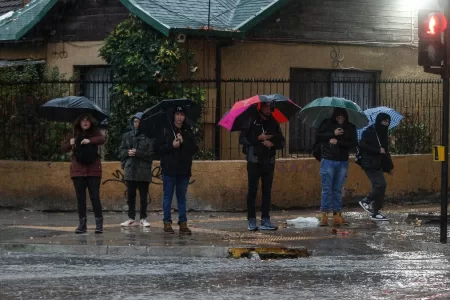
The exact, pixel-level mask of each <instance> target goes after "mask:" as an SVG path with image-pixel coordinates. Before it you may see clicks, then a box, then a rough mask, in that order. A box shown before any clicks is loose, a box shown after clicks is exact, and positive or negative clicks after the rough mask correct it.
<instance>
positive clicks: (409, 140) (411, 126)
mask: <svg viewBox="0 0 450 300" xmlns="http://www.w3.org/2000/svg"><path fill="white" fill-rule="evenodd" d="M391 134H392V137H393V140H394V141H393V147H392V149H391V152H392V153H394V154H426V153H431V148H432V141H433V139H432V137H431V135H430V130H429V129H428V126H427V125H426V124H424V123H419V122H416V121H415V120H414V118H412V117H411V116H406V117H405V118H404V119H403V120H402V122H401V123H400V125H399V126H398V127H396V128H394V129H393V130H392V133H391Z"/></svg>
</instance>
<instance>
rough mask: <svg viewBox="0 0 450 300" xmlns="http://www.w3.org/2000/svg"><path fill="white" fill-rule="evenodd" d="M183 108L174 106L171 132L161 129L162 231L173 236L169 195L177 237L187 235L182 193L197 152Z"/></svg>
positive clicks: (184, 190)
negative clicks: (174, 201) (174, 204)
mask: <svg viewBox="0 0 450 300" xmlns="http://www.w3.org/2000/svg"><path fill="white" fill-rule="evenodd" d="M185 120H186V112H185V108H184V107H181V106H180V107H177V108H176V110H175V113H174V116H173V129H174V131H173V132H172V131H171V130H168V129H165V130H164V133H163V142H162V145H161V147H160V150H161V170H162V175H163V194H164V197H163V211H164V219H163V221H164V232H167V233H175V232H174V230H173V229H172V216H171V213H170V212H171V208H172V198H173V193H174V191H175V194H176V196H177V201H178V225H179V226H180V234H191V230H190V229H189V228H188V227H187V214H186V210H187V209H186V192H187V188H188V185H189V180H190V177H191V176H192V173H191V168H192V157H193V155H194V154H195V153H196V152H197V151H198V147H197V144H196V141H195V136H194V134H193V132H192V129H191V127H190V126H189V125H187V124H186V123H185Z"/></svg>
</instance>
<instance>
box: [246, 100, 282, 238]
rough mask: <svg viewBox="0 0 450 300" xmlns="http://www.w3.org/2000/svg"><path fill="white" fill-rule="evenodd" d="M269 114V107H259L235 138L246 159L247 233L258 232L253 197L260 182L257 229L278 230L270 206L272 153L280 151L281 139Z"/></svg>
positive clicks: (276, 126)
mask: <svg viewBox="0 0 450 300" xmlns="http://www.w3.org/2000/svg"><path fill="white" fill-rule="evenodd" d="M272 112H273V107H272V104H271V103H269V102H263V103H261V104H260V107H259V110H258V116H257V118H256V119H255V120H250V121H249V123H248V125H247V126H246V127H245V128H244V129H243V130H242V131H241V134H240V136H239V143H240V144H241V145H243V152H244V154H246V159H247V175H248V194H247V219H248V230H249V231H257V230H258V227H257V226H256V194H257V192H258V185H259V179H260V178H261V184H262V204H261V226H260V229H261V230H277V229H278V227H277V226H274V225H272V223H271V222H270V206H271V197H272V183H273V176H274V170H275V155H276V150H278V149H283V148H284V144H285V138H284V136H283V133H282V132H281V127H280V124H279V123H278V122H277V121H276V120H275V119H274V118H273V117H272Z"/></svg>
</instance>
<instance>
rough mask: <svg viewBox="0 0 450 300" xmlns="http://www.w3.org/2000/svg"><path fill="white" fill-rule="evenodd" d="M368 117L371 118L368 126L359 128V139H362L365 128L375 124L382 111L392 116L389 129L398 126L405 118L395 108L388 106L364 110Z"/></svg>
mask: <svg viewBox="0 0 450 300" xmlns="http://www.w3.org/2000/svg"><path fill="white" fill-rule="evenodd" d="M364 113H365V114H366V116H367V118H368V119H369V125H367V126H366V127H364V128H362V129H359V130H358V140H360V139H361V136H362V133H363V132H364V130H366V129H367V128H368V127H370V126H372V125H374V124H375V120H376V119H377V116H378V115H379V114H381V113H385V114H387V115H389V116H390V117H391V123H390V124H389V130H391V129H393V128H395V127H397V126H398V125H400V122H401V121H402V119H403V115H402V114H401V113H399V112H398V111H396V110H395V109H393V108H390V107H387V106H378V107H374V108H369V109H366V110H365V111H364Z"/></svg>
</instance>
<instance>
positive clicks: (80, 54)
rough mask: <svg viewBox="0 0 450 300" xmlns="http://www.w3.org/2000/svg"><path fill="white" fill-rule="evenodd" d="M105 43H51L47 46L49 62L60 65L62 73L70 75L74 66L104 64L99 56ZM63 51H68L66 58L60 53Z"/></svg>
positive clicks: (49, 63) (53, 65)
mask: <svg viewBox="0 0 450 300" xmlns="http://www.w3.org/2000/svg"><path fill="white" fill-rule="evenodd" d="M103 44H104V42H103V41H95V42H72V43H64V44H62V43H50V44H48V47H47V63H48V65H49V66H51V67H58V68H59V71H60V72H61V73H64V74H66V75H67V76H68V77H70V76H72V75H73V72H74V66H85V65H104V64H105V62H104V61H103V59H102V58H101V57H99V49H100V48H101V47H102V45H103ZM63 51H65V52H66V53H67V57H66V58H64V57H63V58H61V57H60V55H59V54H61V53H63ZM54 54H55V55H54Z"/></svg>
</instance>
